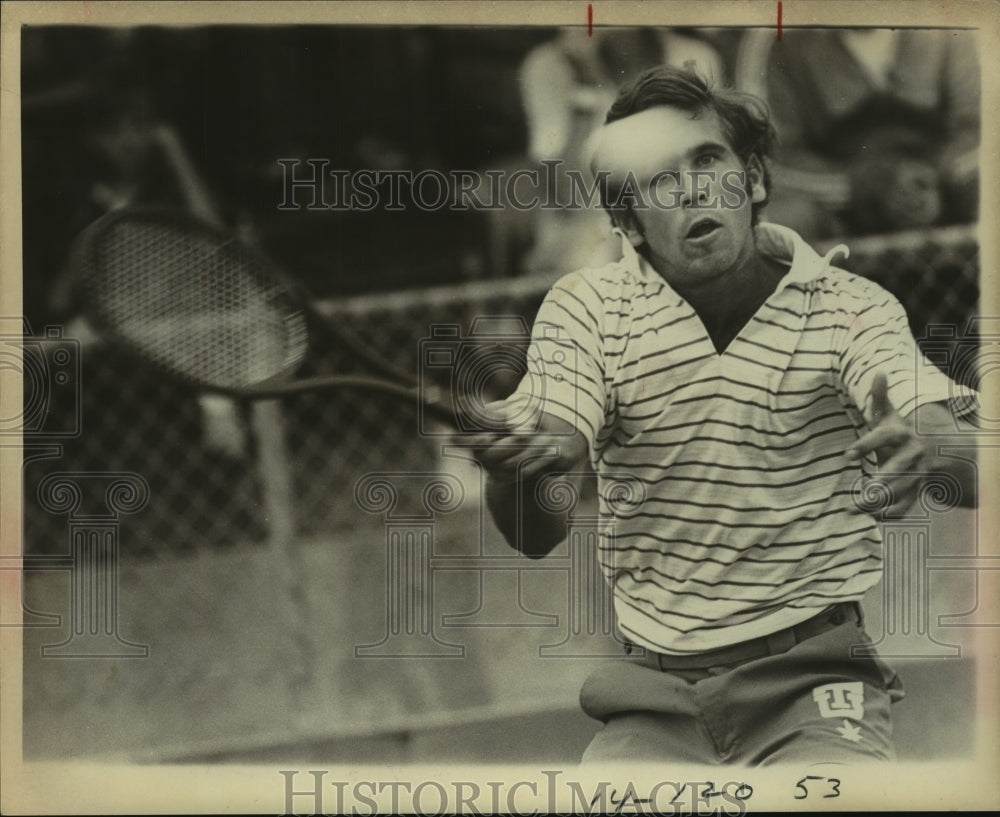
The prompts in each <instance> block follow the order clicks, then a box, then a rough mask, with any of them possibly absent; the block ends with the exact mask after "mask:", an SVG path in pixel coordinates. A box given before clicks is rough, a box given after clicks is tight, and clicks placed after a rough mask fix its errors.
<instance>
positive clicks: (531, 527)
mask: <svg viewBox="0 0 1000 817" xmlns="http://www.w3.org/2000/svg"><path fill="white" fill-rule="evenodd" d="M551 476H554V475H552V474H550V473H547V472H546V473H542V474H540V475H537V476H534V477H529V478H528V479H525V480H518V481H515V482H508V481H503V480H498V479H496V478H494V477H489V478H488V479H487V483H486V504H487V507H489V509H490V515H491V516H492V517H493V521H494V522H495V523H496V526H497V528H498V529H499V531H500V533H501V534H503V537H504V539H505V540H506V541H507V544H509V545H510V546H511V547H512V548H514V549H515V550H518V551H520V552H521V553H523V554H524V555H525V556H528V557H529V558H532V559H540V558H542V557H543V556H545V555H547V554H548V553H550V552H551V551H552V550H553V548H555V546H556V545H558V544H559V543H560V542H562V541H563V540H564V539H565V538H566V522H567V518H568V515H569V512H570V511H571V510H572V508H571V507H570V508H567V509H564V510H561V511H556V510H553V509H552V508H546V507H543V506H542V505H541V504H540V503H539V500H538V486H539V484H540V483H541V482H542V480H544V479H545V478H547V477H551ZM574 487H576V488H577V490H579V486H578V485H575V486H574Z"/></svg>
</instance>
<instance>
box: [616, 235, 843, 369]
mask: <svg viewBox="0 0 1000 817" xmlns="http://www.w3.org/2000/svg"><path fill="white" fill-rule="evenodd" d="M753 229H754V235H755V238H756V242H757V249H758V251H759V252H761V253H762V254H763V255H766V256H768V257H770V258H772V259H774V260H775V261H777V262H778V263H779V264H783V265H787V266H788V268H789V269H788V272H786V273H785V274H784V275H783V276H782V277H781V278H780V279H779V280H778V283H777V285H776V286H775V288H774V290H773V291H772V292H771V293H770V294H769V295H768V296H767V297H766V298H765V299H764V300H763V301H762V302H761V303H760V305H759V306H758V307H757V309H756V310H755V311H754V313H753V314H752V315H751V316H750V317H749V318H747V320H746V322H745V323H744V324H743V326H741V327H740V329H739V331H738V332H737V333H736V334H735V335H733V337H732V338H731V339H730V340H729V342H728V343H727V344H726V346H725V348H724V349H722V350H721V351H720V350H719V349H717V348H716V346H715V341H714V340H712V336H711V335H710V334H709V332H708V329H707V328H706V327H705V324H704V321H702V319H701V316H700V315H699V314H698V312H697V310H695V308H694V307H693V306H691V304H690V303H688V302H687V300H685V299H684V298H683V297H682V296H681V295H679V294H678V292H677V291H676V290H675V289H674V288H673V287H672V286H670V284H669V283H668V282H667V281H666V280H665V279H664V278H663V277H662V276H661V275H660V274H659V273H658V272H657V271H656V270H655V269H654V268H653V266H652V265H651V264H650V263H649V262H648V261H647V260H646V259H645V258H643V257H642V256H641V255H639V253H637V252H636V250H635V248H634V247H633V246H632V244H631V242H630V241H629V240H628V239H627V237H626V236H625V234H624V233H622V232H621V231H620V230H617V229H616V230H615V232H616V233H617V234H618V235H619V236H620V237H621V240H622V254H623V257H624V261H625V263H626V265H627V269H629V270H630V271H631V272H632V273H633V274H634V275H636V276H637V277H638V279H639V280H641V281H642V282H643V283H644V284H646V285H649V286H658V287H659V289H660V291H662V292H663V293H664V295H666V296H667V297H669V298H670V300H671V301H672V304H671V305H672V306H675V307H680V308H682V309H684V310H685V311H686V312H688V313H690V315H692V316H693V317H694V318H695V319H696V320H697V322H698V325H699V326H700V327H701V334H702V336H703V343H704V344H705V345H707V348H708V349H710V350H711V353H712V356H714V357H716V358H718V359H720V360H721V359H722V358H724V357H725V356H726V355H727V354H728V353H730V352H731V351H732V350H733V347H734V345H736V343H737V341H739V340H740V339H741V337H742V336H744V335H745V334H746V333H747V332H748V330H749V329H750V327H752V325H753V324H754V323H755V322H756V321H757V318H758V316H759V315H760V313H761V312H762V311H763V310H764V309H765V308H766V307H767V306H768V304H770V303H771V302H773V301H774V300H775V299H777V298H779V297H780V296H781V295H782V293H783V292H784V290H785V289H786V288H788V287H789V286H790V285H792V284H802V285H806V284H808V282H810V281H813V280H815V279H816V278H818V277H819V276H820V275H822V274H823V273H824V272H825V271H826V270H827V269H828V268H829V267H830V265H831V264H832V263H833V262H834V260H835V259H836V258H837V256H838V255H843V256H844V257H845V258H846V257H847V255H848V253H849V252H850V251H849V250H848V248H847V245H845V244H838V245H837V246H836V247H834V248H833V249H831V250H830V251H829V252H827V253H826V255H823V256H820V255H819V253H817V252H816V251H815V250H814V249H813V248H812V247H810V246H809V245H808V244H807V243H806V242H805V241H804V240H803V239H802V237H801V236H800V235H799V234H798V233H796V232H795V231H794V230H792V229H789V228H788V227H782V226H781V225H779V224H766V223H765V224H758V225H757V226H756V227H754V228H753Z"/></svg>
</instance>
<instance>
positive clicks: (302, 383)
mask: <svg viewBox="0 0 1000 817" xmlns="http://www.w3.org/2000/svg"><path fill="white" fill-rule="evenodd" d="M327 389H359V390H362V391H371V392H376V393H379V394H385V395H388V396H391V397H396V398H399V399H400V400H405V401H406V402H407V403H409V404H411V405H416V404H419V405H420V407H421V408H422V410H423V412H424V413H425V414H427V415H429V416H430V417H432V418H433V419H435V420H437V421H439V422H442V423H444V424H445V425H448V426H451V427H452V428H455V429H458V428H459V425H458V423H457V422H456V411H457V410H456V408H455V407H454V405H453V404H452V403H451V402H450V401H449V400H448V397H449V395H447V394H443V393H442V395H441V396H440V397H437V398H430V397H428V396H427V395H424V394H422V393H421V391H420V390H419V389H417V388H414V387H413V386H404V385H402V384H400V383H395V382H393V381H391V380H384V379H381V378H378V377H370V376H367V375H327V376H324V377H310V378H305V379H303V380H291V381H287V382H284V383H269V384H267V385H264V386H254V387H249V388H245V389H240V390H236V391H228V392H227V393H228V394H230V395H232V396H234V397H241V398H243V399H246V400H273V399H277V398H280V397H287V396H289V395H293V394H303V393H305V392H311V391H324V390H327Z"/></svg>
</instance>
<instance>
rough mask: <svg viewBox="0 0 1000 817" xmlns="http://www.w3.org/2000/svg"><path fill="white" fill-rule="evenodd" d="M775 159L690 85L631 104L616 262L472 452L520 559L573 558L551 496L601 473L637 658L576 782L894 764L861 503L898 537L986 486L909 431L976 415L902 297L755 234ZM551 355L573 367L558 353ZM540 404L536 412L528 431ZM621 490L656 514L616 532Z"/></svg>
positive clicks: (750, 130)
mask: <svg viewBox="0 0 1000 817" xmlns="http://www.w3.org/2000/svg"><path fill="white" fill-rule="evenodd" d="M773 136H774V133H773V129H772V127H771V125H770V124H769V122H768V119H767V115H766V111H765V109H764V108H763V106H761V105H760V104H758V103H757V102H756V101H755V100H754V99H753V98H750V97H745V96H742V95H738V94H736V93H734V92H731V91H727V90H713V89H710V88H709V87H708V85H707V84H706V83H705V82H704V81H703V80H702V79H701V78H700V77H698V76H697V75H695V74H693V73H690V72H688V71H686V70H677V69H672V68H667V67H663V68H655V69H652V70H650V71H648V72H646V73H645V74H643V75H642V76H640V77H639V78H638V79H637V80H636V81H635V82H634V83H632V84H631V85H630V86H628V87H627V88H625V89H623V90H622V92H621V93H620V94H619V96H618V98H617V100H616V101H615V102H614V104H613V106H612V107H611V109H610V112H609V114H608V116H607V121H606V124H605V125H604V127H603V128H602V130H601V132H600V134H599V137H600V138H599V142H598V147H597V149H596V152H595V157H594V161H593V168H594V171H595V174H596V175H597V177H598V179H600V180H602V185H601V192H602V197H603V203H604V205H605V207H606V208H607V209H608V210H609V211H610V213H611V217H612V221H613V223H614V227H615V230H616V232H617V233H618V234H619V235H620V236H621V237H622V238H623V246H624V248H625V253H624V258H623V259H622V260H621V261H619V262H616V263H612V264H610V265H608V266H605V267H603V268H600V269H584V270H581V271H578V272H574V273H571V274H569V275H567V276H566V277H564V278H562V279H561V280H560V281H559V282H558V283H557V284H556V285H555V286H554V287H553V288H552V289H551V291H550V292H549V294H548V296H547V297H546V299H545V302H544V304H543V305H542V307H541V310H540V312H539V313H538V316H537V318H536V322H535V328H534V332H533V334H534V341H533V345H532V347H531V350H530V351H529V355H530V356H531V359H532V366H531V369H532V371H533V374H532V375H529V376H528V377H526V378H525V379H524V381H523V382H522V383H521V386H520V387H519V388H518V390H517V391H516V392H515V393H514V394H513V395H512V396H511V397H510V398H508V399H507V400H506V401H502V402H499V403H496V404H493V409H494V410H495V412H496V414H497V416H498V417H500V418H504V417H506V418H511V419H510V423H509V424H508V427H506V428H505V429H503V430H501V431H497V432H493V433H482V434H479V435H477V436H476V437H475V438H474V439H473V443H474V445H475V446H477V449H478V453H479V456H480V459H481V461H482V462H483V464H484V466H485V468H486V470H487V473H488V475H489V477H488V481H487V502H488V504H489V507H490V510H491V513H492V515H493V517H494V519H495V520H496V523H497V524H498V526H499V528H500V530H501V531H502V533H503V535H504V536H505V537H506V539H507V540H508V541H509V543H510V544H511V545H512V546H513V547H515V548H517V549H518V550H520V551H521V552H523V553H524V554H526V555H527V556H530V557H534V558H538V557H542V556H544V555H545V554H547V553H549V552H550V551H551V550H552V549H553V548H554V547H555V546H556V545H558V544H559V543H560V542H561V541H563V540H564V538H565V535H566V527H565V522H566V520H565V517H564V515H561V514H559V513H556V512H553V511H551V510H550V509H549V508H548V507H547V506H546V505H545V503H544V500H543V496H544V492H543V491H539V490H538V489H539V486H540V485H541V483H542V482H543V481H544V480H546V479H548V478H550V477H553V476H555V475H558V474H563V473H580V472H581V471H583V470H585V469H584V467H583V466H584V464H585V460H586V458H587V457H588V456H589V459H590V463H591V465H592V466H593V468H594V470H595V471H596V472H597V475H598V493H599V496H600V500H599V501H600V505H601V514H602V534H601V547H600V561H601V567H602V570H603V573H604V576H605V577H606V579H607V581H608V582H609V584H610V586H611V588H612V592H613V597H614V603H615V611H616V617H617V623H618V627H619V630H620V632H621V634H622V636H623V637H624V639H625V640H626V641H627V645H626V648H625V651H626V653H628V655H626V656H624V657H623V660H622V661H620V662H610V663H608V664H606V665H605V666H603V667H601V668H600V669H598V670H597V671H596V672H594V673H593V674H592V675H591V676H590V677H589V678H588V679H587V681H586V683H585V684H584V687H583V689H582V691H581V695H580V699H581V704H582V706H583V709H584V710H585V711H586V712H587V713H588V714H589V715H591V716H592V717H594V718H597V719H599V720H601V721H603V722H604V724H605V725H604V727H603V728H602V729H601V730H600V731H599V732H598V733H597V735H596V737H595V738H594V740H593V742H592V743H591V745H590V746H589V748H588V750H587V752H586V754H585V756H584V760H585V761H602V762H603V761H624V760H629V761H635V760H657V761H674V762H689V763H706V764H707V763H719V762H732V763H741V764H751V765H756V764H764V763H773V762H780V761H795V762H797V763H809V762H815V763H821V762H852V761H862V760H876V759H877V760H889V759H892V758H894V756H895V753H894V749H893V744H892V728H891V718H890V703H891V702H893V701H896V700H898V699H899V698H901V697H902V695H903V692H902V687H901V684H900V682H899V680H898V678H897V676H896V674H895V672H893V670H892V669H891V668H890V667H889V666H888V665H887V664H886V663H885V662H884V661H882V660H881V659H880V658H878V657H877V656H874V655H872V656H871V657H864V656H858V655H857V654H856V653H857V651H856V650H855V651H854V652H853V653H852V647H862V648H864V647H870V646H871V641H870V639H869V638H868V636H867V635H866V633H865V630H864V623H863V621H862V616H861V608H860V606H859V602H860V600H861V598H862V596H863V595H864V594H865V591H866V590H868V589H869V588H871V587H872V586H873V585H874V584H875V583H876V582H878V580H879V578H880V576H881V572H882V554H881V537H880V531H879V526H878V519H876V518H875V515H873V514H872V513H867V512H865V511H864V510H863V509H862V508H861V507H859V503H858V497H859V486H860V485H862V480H863V479H864V480H866V482H865V484H869V483H868V482H867V481H868V480H877V481H878V483H879V484H880V485H881V488H882V490H883V491H884V492H886V493H887V494H888V495H890V496H891V501H890V502H889V507H888V508H883V509H880V510H879V512H878V513H881V512H882V511H883V510H884V512H885V513H889V514H898V513H901V512H903V511H904V510H905V509H906V508H907V507H908V506H909V505H910V504H911V503H912V502H913V501H914V500H915V498H916V496H917V492H918V491H919V490H920V487H921V484H922V482H923V480H925V479H926V478H927V477H928V476H929V475H933V474H936V473H938V472H949V473H950V474H951V477H953V478H954V479H957V480H958V481H959V485H960V486H961V491H962V497H961V502H962V504H965V505H974V504H975V501H976V498H975V477H974V473H973V472H972V470H971V468H970V469H969V470H965V471H962V470H961V469H960V468H959V465H960V463H959V462H958V461H957V460H953V459H943V458H939V457H937V456H936V454H935V450H936V449H935V445H934V443H935V442H937V441H936V440H935V439H934V438H933V437H927V436H922V435H918V434H917V433H916V431H915V428H916V427H917V426H916V424H915V419H916V415H917V413H918V412H919V413H920V414H921V418H920V424H919V428H920V429H921V430H923V429H928V428H931V429H934V428H940V429H941V430H942V432H950V433H951V434H952V435H954V434H955V433H956V417H957V416H958V409H956V406H955V405H954V404H953V405H949V400H951V401H952V403H954V402H955V400H954V398H955V397H956V395H957V396H958V397H959V398H962V402H963V405H966V404H971V403H972V402H974V399H975V395H974V393H972V392H969V391H968V390H964V389H962V388H960V387H959V386H957V385H956V384H954V383H952V382H950V381H949V379H948V378H947V377H946V376H945V375H943V374H941V373H940V372H939V371H938V370H937V369H936V368H934V367H933V366H931V365H930V364H926V365H924V364H922V363H921V361H922V358H921V356H920V354H919V351H918V348H917V346H916V343H915V341H914V339H913V336H912V334H911V332H910V330H909V327H908V323H907V319H906V315H905V314H904V312H903V310H902V308H901V307H900V305H899V303H898V302H897V301H896V300H895V299H894V298H893V297H892V296H891V295H889V294H888V293H887V292H886V291H885V290H883V289H882V288H880V287H879V286H877V285H876V284H874V283H872V282H870V281H867V280H864V279H861V278H859V277H857V276H854V275H852V274H849V273H847V272H845V271H843V270H840V269H837V268H836V267H835V266H833V264H834V262H835V260H836V258H837V256H838V254H840V253H843V252H845V251H846V248H845V247H840V248H837V249H835V250H832V251H831V252H829V253H827V254H826V255H825V256H820V255H819V254H818V253H816V252H815V251H813V250H812V249H811V248H810V247H809V246H807V245H806V244H805V243H804V242H803V241H802V239H800V238H799V236H798V235H797V234H795V233H794V232H792V231H790V230H788V229H786V228H783V227H780V226H777V225H771V224H766V223H759V219H758V216H759V213H760V211H761V209H762V208H763V207H764V205H765V204H766V202H767V198H768V189H769V184H770V181H769V176H768V171H767V164H766V162H767V159H768V155H769V153H770V151H771V148H772V143H773ZM602 174H603V176H602ZM553 336H558V337H560V338H562V339H564V340H565V339H569V341H570V342H571V343H572V346H573V349H574V352H575V355H568V356H567V355H562V356H559V355H551V354H549V353H548V352H547V351H546V350H547V349H552V348H558V347H553V346H552V344H551V343H549V339H551V338H552V337H553ZM525 401H529V402H530V401H534V402H535V403H536V404H537V405H538V408H539V411H538V413H536V414H533V415H531V416H532V420H531V421H529V422H521V423H520V424H519V425H516V426H515V425H514V420H513V418H515V417H519V418H523V417H524V416H525V409H524V407H525V405H526V403H525ZM963 410H964V409H963ZM466 442H468V440H466ZM538 445H551V446H552V447H553V450H554V451H557V452H558V453H556V454H554V455H551V456H539V455H538V454H537V453H536V452H537V449H531V448H528V447H526V446H538ZM623 473H625V474H629V475H631V476H632V477H634V478H635V479H636V480H638V481H639V482H640V483H641V485H642V486H643V493H644V498H643V501H642V503H641V505H639V506H637V507H636V508H634V509H632V512H629V513H626V514H619V516H618V518H616V517H615V514H614V510H613V508H612V506H611V505H610V504H609V502H608V501H606V497H604V496H603V491H602V490H601V489H602V488H603V487H605V486H606V485H607V484H608V481H609V478H610V475H612V474H615V475H621V474H623ZM514 509H516V511H515V510H514ZM872 652H874V650H872Z"/></svg>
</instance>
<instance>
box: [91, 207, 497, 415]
mask: <svg viewBox="0 0 1000 817" xmlns="http://www.w3.org/2000/svg"><path fill="white" fill-rule="evenodd" d="M73 263H74V265H75V267H76V269H75V271H74V272H75V275H76V285H77V287H78V292H79V296H80V299H81V302H82V304H83V308H84V312H85V314H86V315H87V317H88V319H89V320H90V322H91V323H92V324H93V326H94V328H95V329H96V330H97V331H98V332H99V333H101V334H102V335H104V336H105V337H107V338H108V339H109V340H111V341H113V342H115V343H117V344H120V345H121V346H123V347H125V348H127V349H128V350H129V351H131V352H134V353H136V354H137V355H138V356H139V357H140V358H142V359H143V360H145V361H147V362H149V363H150V364H152V365H153V366H155V367H156V368H157V369H159V370H160V371H162V372H163V373H164V374H166V375H167V376H170V377H173V378H175V379H177V380H180V381H182V382H184V383H186V384H188V385H190V386H193V387H196V388H198V389H201V390H204V391H207V392H214V393H219V394H224V395H228V396H231V397H234V398H242V399H250V400H259V399H267V398H278V397H282V396H285V395H290V394H296V393H301V392H306V391H314V390H318V389H345V388H346V389H362V390H369V391H374V392H379V393H381V394H385V395H391V396H393V397H396V398H399V399H400V400H403V401H406V402H408V403H409V404H410V405H415V406H416V407H417V409H418V410H419V411H422V412H424V413H426V415H427V416H429V417H431V418H432V419H434V420H437V421H440V422H443V423H446V424H448V425H451V426H452V427H458V423H457V418H458V417H459V416H460V415H459V412H463V408H462V406H460V405H457V404H456V403H455V401H454V400H453V395H452V394H451V393H449V392H448V391H447V390H446V389H444V388H441V387H435V389H436V392H435V393H433V396H431V395H430V394H429V393H428V390H427V389H423V390H421V389H420V388H419V384H418V379H417V377H416V376H415V375H413V374H410V373H408V372H406V371H404V370H402V369H399V368H398V367H396V366H394V365H393V364H391V363H389V362H388V361H386V360H384V359H382V358H381V357H379V356H378V355H377V354H375V353H374V352H372V351H371V349H370V348H368V347H367V346H366V345H365V344H364V343H361V342H360V341H358V340H357V339H356V338H354V337H353V336H352V335H350V334H349V333H348V332H345V331H343V330H342V329H341V328H340V327H339V326H338V325H337V324H336V323H335V322H333V321H332V320H331V319H330V318H328V317H326V316H324V315H323V314H321V313H320V312H318V311H317V310H316V309H315V308H314V307H313V306H312V305H311V304H312V303H313V301H312V299H311V298H310V297H309V295H308V293H306V292H305V291H304V290H303V289H302V288H301V287H299V286H298V285H297V284H296V283H295V282H293V281H292V280H291V279H289V278H288V277H286V276H285V275H284V274H283V273H282V272H281V271H280V270H279V269H278V268H277V266H276V265H274V264H273V263H271V262H270V261H269V260H268V259H267V258H265V257H264V255H263V254H262V253H260V252H258V251H257V250H255V249H253V248H252V247H250V246H248V245H247V244H246V243H245V242H243V241H241V240H239V238H238V237H237V236H235V235H233V234H231V233H228V232H226V231H225V230H222V229H219V228H217V227H214V226H212V225H210V224H207V223H206V222H204V221H203V220H201V219H199V218H196V217H195V216H193V215H190V214H188V213H185V212H178V211H172V210H161V209H126V210H119V211H115V212H112V213H109V214H108V215H106V216H104V217H102V218H100V219H98V220H97V221H96V222H94V223H93V224H92V225H90V226H89V227H88V228H87V229H86V230H84V232H83V233H82V234H81V235H80V236H79V237H78V239H77V241H76V244H75V247H74V252H73ZM328 343H335V344H338V347H337V348H338V349H339V350H341V351H344V352H346V353H348V355H349V356H350V357H352V358H353V359H354V360H355V361H356V362H357V363H358V364H359V365H360V366H361V367H362V368H363V369H364V370H365V372H366V373H364V374H345V373H332V374H324V375H319V376H312V377H299V376H297V373H298V371H299V369H300V368H301V367H302V365H303V363H304V362H305V361H306V359H307V358H308V356H309V352H310V348H311V347H313V348H315V347H316V346H318V345H319V344H328ZM323 348H325V349H327V350H328V349H329V348H330V347H329V346H324V347H323ZM369 372H370V373H369ZM472 415H473V416H476V417H477V418H479V419H478V422H479V423H480V424H481V423H482V419H481V417H482V414H481V413H480V412H475V411H474V412H472ZM462 416H464V417H469V416H470V415H469V412H468V411H464V412H463V415H462ZM463 424H464V423H463Z"/></svg>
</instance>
